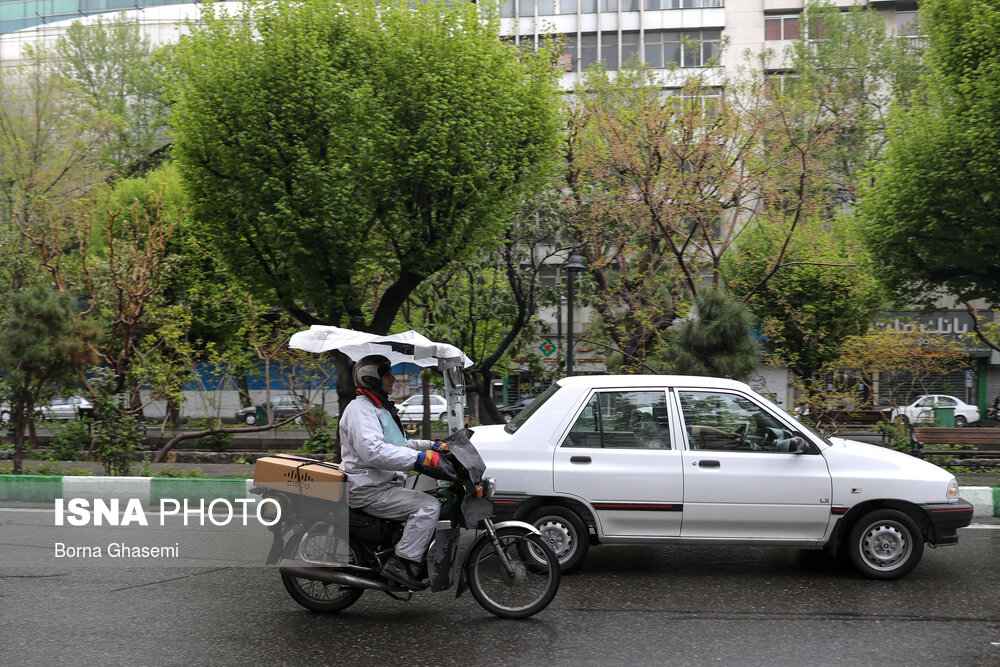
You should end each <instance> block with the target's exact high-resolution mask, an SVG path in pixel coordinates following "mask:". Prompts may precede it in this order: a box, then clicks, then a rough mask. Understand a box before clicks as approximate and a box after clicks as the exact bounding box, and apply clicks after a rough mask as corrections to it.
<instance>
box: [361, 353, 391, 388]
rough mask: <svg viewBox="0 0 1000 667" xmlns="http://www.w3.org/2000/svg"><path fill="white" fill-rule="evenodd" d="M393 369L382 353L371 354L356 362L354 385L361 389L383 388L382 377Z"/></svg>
mask: <svg viewBox="0 0 1000 667" xmlns="http://www.w3.org/2000/svg"><path fill="white" fill-rule="evenodd" d="M390 370H392V364H391V363H390V362H389V360H388V359H386V358H385V357H383V356H382V355H381V354H369V355H368V356H367V357H362V358H361V359H360V360H359V361H358V363H356V364H354V386H355V387H358V388H359V389H372V390H375V391H381V390H382V378H383V377H385V376H386V375H387V374H388V373H389V371H390Z"/></svg>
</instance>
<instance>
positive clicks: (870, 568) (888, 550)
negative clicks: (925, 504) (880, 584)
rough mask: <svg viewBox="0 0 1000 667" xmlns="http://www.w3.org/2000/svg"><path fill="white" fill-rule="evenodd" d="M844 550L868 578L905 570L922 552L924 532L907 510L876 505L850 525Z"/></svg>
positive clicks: (890, 576) (896, 575) (895, 576)
mask: <svg viewBox="0 0 1000 667" xmlns="http://www.w3.org/2000/svg"><path fill="white" fill-rule="evenodd" d="M847 551H848V554H849V556H850V558H851V562H852V563H853V564H854V567H856V568H857V569H858V571H859V572H861V574H863V575H865V576H866V577H868V578H870V579H898V578H900V577H902V576H904V575H906V574H909V573H910V572H911V571H912V570H913V568H915V567H916V566H917V563H919V562H920V557H921V556H922V555H923V553H924V536H923V534H922V533H921V532H920V527H919V526H917V523H916V521H914V520H913V519H912V518H911V517H910V516H909V515H908V514H906V513H904V512H900V511H899V510H893V509H880V510H875V511H873V512H869V513H868V514H865V515H864V516H862V517H861V519H860V520H859V521H858V522H857V523H856V524H854V527H853V528H852V529H851V534H850V537H849V538H848V544H847Z"/></svg>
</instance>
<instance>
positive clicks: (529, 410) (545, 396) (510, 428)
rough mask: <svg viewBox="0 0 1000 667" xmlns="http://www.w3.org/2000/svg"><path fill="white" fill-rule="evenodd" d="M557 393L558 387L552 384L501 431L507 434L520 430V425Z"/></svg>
mask: <svg viewBox="0 0 1000 667" xmlns="http://www.w3.org/2000/svg"><path fill="white" fill-rule="evenodd" d="M557 391H559V385H558V384H554V383H553V384H552V385H550V386H549V388H548V389H546V390H545V391H543V392H542V393H541V394H539V395H538V398H536V399H535V400H534V401H532V402H531V405H529V406H528V407H526V408H525V409H523V410H521V411H520V412H518V413H517V415H515V416H514V418H513V419H512V420H510V421H509V422H507V424H506V425H505V426H504V427H503V429H504V430H505V431H507V432H508V433H514V432H515V431H517V429H519V428H521V424H523V423H524V422H526V421H528V420H529V419H530V418H531V415H533V414H535V413H536V412H537V411H538V409H539V408H541V407H542V406H543V405H544V404H545V402H546V401H548V400H549V398H551V397H552V395H553V394H555V393H556V392H557Z"/></svg>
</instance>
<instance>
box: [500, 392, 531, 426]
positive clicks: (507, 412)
mask: <svg viewBox="0 0 1000 667" xmlns="http://www.w3.org/2000/svg"><path fill="white" fill-rule="evenodd" d="M536 398H537V396H525V397H524V398H522V399H521V400H519V401H515V402H513V403H511V404H510V405H505V406H503V407H501V408H499V410H500V416H502V417H503V420H504V422H509V421H510V420H511V419H513V418H514V417H515V416H517V413H518V412H520V411H521V410H523V409H525V408H526V407H528V406H529V405H531V402H532V401H533V400H535V399H536Z"/></svg>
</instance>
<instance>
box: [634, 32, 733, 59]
mask: <svg viewBox="0 0 1000 667" xmlns="http://www.w3.org/2000/svg"><path fill="white" fill-rule="evenodd" d="M721 42H722V31H721V30H687V31H681V30H650V31H648V32H646V52H645V59H646V64H648V65H649V66H650V67H654V68H658V67H670V66H672V65H677V66H678V67H703V66H706V65H713V64H717V60H718V57H719V49H720V44H721Z"/></svg>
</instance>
